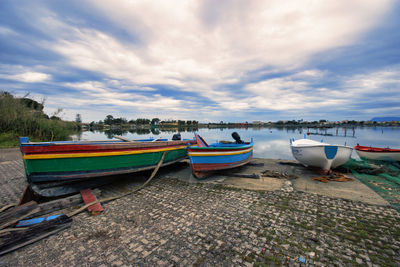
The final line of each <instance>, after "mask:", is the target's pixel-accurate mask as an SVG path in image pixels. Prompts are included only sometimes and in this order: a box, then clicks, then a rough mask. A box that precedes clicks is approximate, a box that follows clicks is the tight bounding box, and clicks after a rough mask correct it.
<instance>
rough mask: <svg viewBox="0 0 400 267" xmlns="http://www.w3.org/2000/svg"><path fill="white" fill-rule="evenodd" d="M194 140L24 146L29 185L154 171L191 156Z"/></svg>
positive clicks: (34, 144) (55, 143) (21, 146)
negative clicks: (190, 150)
mask: <svg viewBox="0 0 400 267" xmlns="http://www.w3.org/2000/svg"><path fill="white" fill-rule="evenodd" d="M193 143H194V141H193V140H192V141H160V142H132V143H127V142H120V141H109V142H107V141H104V142H54V143H48V142H46V143H45V142H43V143H21V145H20V148H21V152H22V154H23V161H24V166H25V173H26V177H27V180H28V182H29V183H44V182H65V181H71V182H72V181H73V182H76V181H82V180H86V179H89V178H95V177H104V176H111V175H117V174H126V173H132V172H138V171H143V170H148V169H153V168H155V166H156V165H157V163H158V162H159V161H160V159H161V157H162V155H163V153H164V152H165V153H166V155H165V158H164V161H163V165H162V166H164V165H168V164H171V163H173V162H176V161H179V160H182V159H184V158H186V157H187V151H186V149H187V145H188V144H193Z"/></svg>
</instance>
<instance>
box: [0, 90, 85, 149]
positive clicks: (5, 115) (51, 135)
mask: <svg viewBox="0 0 400 267" xmlns="http://www.w3.org/2000/svg"><path fill="white" fill-rule="evenodd" d="M26 100H28V101H26ZM42 109H43V105H42V104H39V103H37V102H36V101H33V100H30V99H22V98H16V97H14V96H13V95H11V94H9V93H7V92H0V133H1V137H2V138H0V139H3V140H4V139H6V138H10V137H11V138H12V139H15V140H17V137H19V136H29V137H30V138H31V139H33V140H37V141H55V140H68V139H69V136H70V135H71V134H72V133H73V132H74V131H76V130H78V129H79V125H78V124H77V123H75V122H71V121H62V120H59V119H49V117H48V116H47V115H46V114H45V113H43V111H42ZM11 143H12V144H14V141H11ZM6 146H9V145H6Z"/></svg>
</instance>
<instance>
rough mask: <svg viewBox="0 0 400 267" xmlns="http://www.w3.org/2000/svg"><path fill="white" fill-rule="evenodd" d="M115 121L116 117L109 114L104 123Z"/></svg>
mask: <svg viewBox="0 0 400 267" xmlns="http://www.w3.org/2000/svg"><path fill="white" fill-rule="evenodd" d="M113 122H114V117H113V116H112V115H107V116H106V118H105V119H104V123H105V124H108V125H111V124H113Z"/></svg>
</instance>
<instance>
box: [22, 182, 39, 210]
mask: <svg viewBox="0 0 400 267" xmlns="http://www.w3.org/2000/svg"><path fill="white" fill-rule="evenodd" d="M32 200H36V197H35V194H34V192H33V190H32V188H31V186H30V185H27V186H26V187H25V190H24V192H23V193H22V196H21V198H20V200H19V203H18V205H22V204H24V203H28V202H29V201H32Z"/></svg>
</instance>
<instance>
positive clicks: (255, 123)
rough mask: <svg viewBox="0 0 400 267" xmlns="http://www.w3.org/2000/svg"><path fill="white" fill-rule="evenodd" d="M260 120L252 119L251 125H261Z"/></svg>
mask: <svg viewBox="0 0 400 267" xmlns="http://www.w3.org/2000/svg"><path fill="white" fill-rule="evenodd" d="M263 124H264V123H263V122H262V121H253V125H263Z"/></svg>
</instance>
